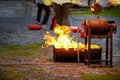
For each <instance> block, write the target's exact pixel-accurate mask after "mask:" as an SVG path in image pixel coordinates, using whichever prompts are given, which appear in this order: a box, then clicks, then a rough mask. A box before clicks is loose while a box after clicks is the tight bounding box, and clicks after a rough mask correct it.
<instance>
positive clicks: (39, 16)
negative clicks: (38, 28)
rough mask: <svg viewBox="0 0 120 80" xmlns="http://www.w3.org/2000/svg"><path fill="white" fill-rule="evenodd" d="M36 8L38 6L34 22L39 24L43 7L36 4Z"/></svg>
mask: <svg viewBox="0 0 120 80" xmlns="http://www.w3.org/2000/svg"><path fill="white" fill-rule="evenodd" d="M37 6H38V10H37V18H36V21H37V22H39V23H40V21H41V12H42V8H43V5H42V4H39V3H38V4H37Z"/></svg>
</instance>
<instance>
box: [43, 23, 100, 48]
mask: <svg viewBox="0 0 120 80" xmlns="http://www.w3.org/2000/svg"><path fill="white" fill-rule="evenodd" d="M54 32H55V33H56V35H55V36H52V35H51V34H50V33H49V32H48V31H47V32H46V34H45V36H44V40H45V44H46V45H47V46H50V45H52V46H54V47H55V48H64V49H66V50H68V49H69V48H74V49H78V45H79V48H80V49H81V48H85V45H83V44H82V43H81V42H79V43H78V42H77V41H74V40H73V37H71V36H70V32H71V31H70V28H69V27H68V26H60V25H57V26H56V27H55V28H54ZM91 48H99V46H98V45H91Z"/></svg>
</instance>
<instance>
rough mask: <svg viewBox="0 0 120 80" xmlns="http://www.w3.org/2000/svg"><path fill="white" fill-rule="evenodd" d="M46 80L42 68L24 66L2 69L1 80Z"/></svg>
mask: <svg viewBox="0 0 120 80" xmlns="http://www.w3.org/2000/svg"><path fill="white" fill-rule="evenodd" d="M21 68H22V69H21ZM44 78H45V73H44V72H43V70H42V69H41V68H34V69H32V68H29V67H23V66H21V67H18V66H13V67H9V68H8V67H4V68H0V80H44Z"/></svg>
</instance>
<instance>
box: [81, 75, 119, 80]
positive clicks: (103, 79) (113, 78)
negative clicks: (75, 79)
mask: <svg viewBox="0 0 120 80" xmlns="http://www.w3.org/2000/svg"><path fill="white" fill-rule="evenodd" d="M82 80H120V76H118V75H113V74H84V75H83V76H82Z"/></svg>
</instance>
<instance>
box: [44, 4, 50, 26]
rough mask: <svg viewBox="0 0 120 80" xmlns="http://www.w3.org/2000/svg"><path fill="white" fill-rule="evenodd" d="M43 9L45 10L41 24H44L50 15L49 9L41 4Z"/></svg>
mask: <svg viewBox="0 0 120 80" xmlns="http://www.w3.org/2000/svg"><path fill="white" fill-rule="evenodd" d="M43 8H44V10H45V15H44V18H43V21H42V24H46V23H47V21H48V19H49V15H50V7H49V6H46V5H44V4H43Z"/></svg>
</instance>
